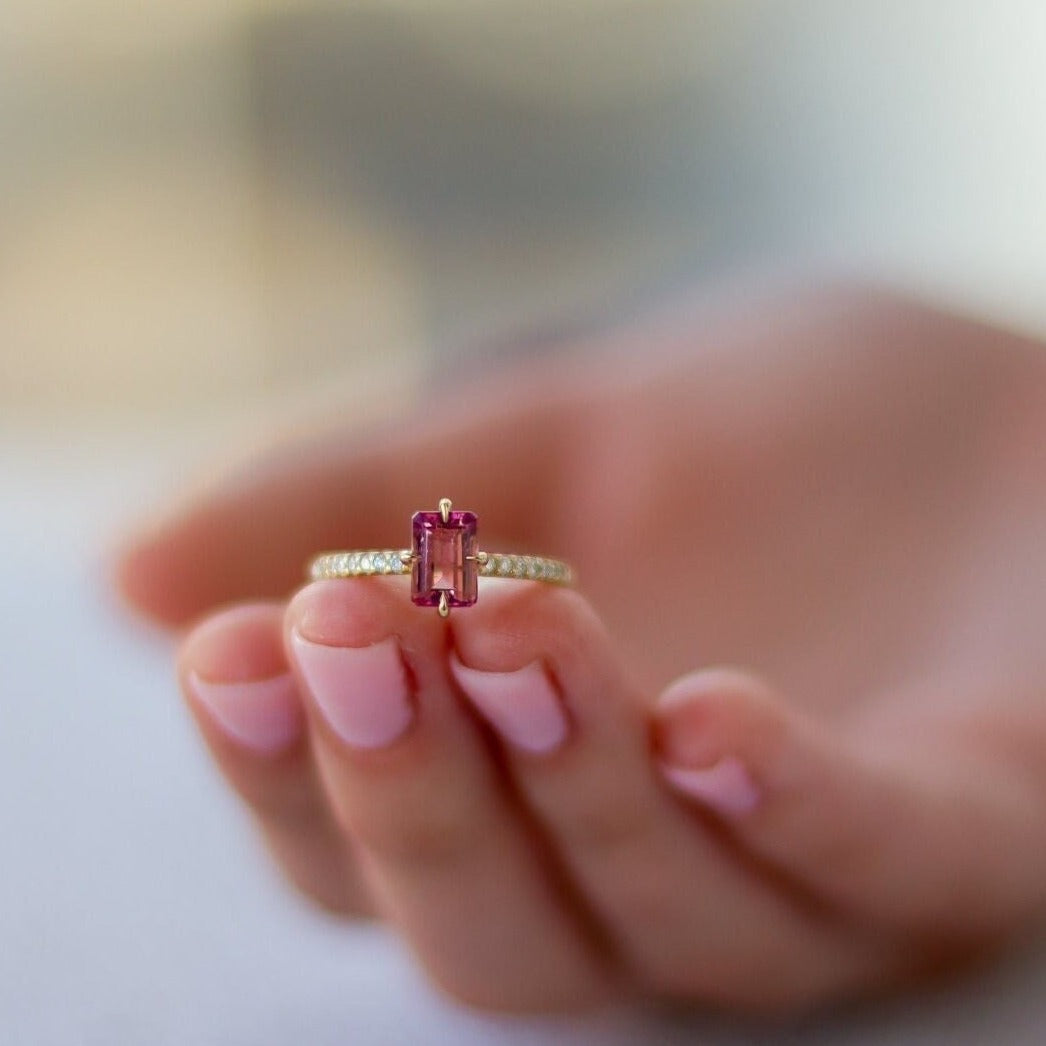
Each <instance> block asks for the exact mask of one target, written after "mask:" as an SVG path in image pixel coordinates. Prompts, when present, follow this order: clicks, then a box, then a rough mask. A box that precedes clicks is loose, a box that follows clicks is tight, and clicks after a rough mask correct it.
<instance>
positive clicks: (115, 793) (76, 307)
mask: <svg viewBox="0 0 1046 1046" xmlns="http://www.w3.org/2000/svg"><path fill="white" fill-rule="evenodd" d="M1044 56H1046V5H1044V4H1042V3H1041V2H1040V0H997V2H995V3H992V4H987V3H984V2H983V0H876V2H872V0H854V2H848V3H832V2H830V0H793V2H788V3H770V2H756V0H741V2H736V0H631V2H629V0H559V2H545V0H542V2H538V0H534V2H524V0H501V2H490V0H488V2H486V3H482V2H479V0H474V2H473V0H356V2H353V3H343V4H335V3H329V4H319V3H311V2H308V0H282V2H281V0H206V2H204V0H179V2H177V3H174V2H169V3H161V4H127V3H120V2H116V0H3V3H0V548H2V549H3V555H2V556H0V591H2V592H3V593H4V598H3V600H2V601H0V707H2V708H3V715H2V717H0V874H2V879H0V886H2V891H0V942H2V945H0V1041H3V1042H5V1043H6V1042H11V1043H23V1042H24V1043H33V1044H34V1046H40V1044H46V1043H50V1042H55V1043H70V1042H77V1043H78V1042H87V1043H93V1042H105V1043H109V1044H111V1043H124V1042H128V1043H138V1042H150V1043H154V1044H155V1043H164V1042H178V1043H184V1042H193V1043H197V1044H206V1043H210V1042H215V1043H219V1042H221V1043H226V1042H237V1043H238V1042H243V1043H265V1042H274V1043H278V1042H287V1041H308V1042H313V1043H321V1042H328V1041H330V1042H334V1041H342V1032H343V1030H344V1028H345V1027H346V1026H349V1027H353V1028H355V1029H356V1032H357V1035H358V1036H359V1035H362V1038H357V1041H364V1042H370V1041H373V1042H404V1043H407V1042H410V1043H416V1042H422V1041H427V1042H437V1041H453V1042H465V1041H475V1042H490V1041H494V1037H495V1036H496V1041H506V1042H508V1041H512V1042H515V1041H519V1042H523V1041H527V1042H530V1041H542V1042H544V1041H556V1042H567V1041H578V1042H581V1041H585V1042H589V1041H591V1042H596V1041H599V1042H609V1041H620V1042H622V1043H625V1042H629V1043H635V1042H637V1041H643V1037H644V1036H645V1035H646V1034H647V1032H649V1029H647V1031H643V1030H641V1029H639V1028H637V1027H634V1026H631V1025H627V1024H622V1023H620V1022H618V1023H615V1024H614V1025H613V1028H612V1033H611V1029H609V1028H608V1027H603V1028H593V1027H589V1026H586V1027H584V1028H580V1029H578V1028H571V1029H567V1028H566V1027H565V1026H562V1025H557V1026H556V1027H555V1028H554V1029H553V1030H552V1031H549V1030H548V1029H547V1028H544V1027H541V1026H535V1027H530V1026H525V1027H524V1026H521V1025H514V1026H513V1027H512V1029H511V1030H510V1029H509V1028H508V1027H507V1026H502V1025H498V1026H497V1028H496V1030H493V1031H492V1029H491V1027H490V1026H488V1025H487V1024H486V1023H484V1022H477V1021H475V1020H473V1019H470V1018H465V1017H462V1016H460V1015H455V1014H452V1013H450V1012H449V1011H447V1010H446V1009H445V1008H444V1007H443V1006H442V1004H440V1003H438V1002H437V1001H436V1000H435V999H433V998H432V997H431V996H429V995H428V994H426V993H425V991H424V989H423V988H421V987H420V986H419V985H418V984H417V983H416V980H415V978H414V975H413V973H412V972H411V971H410V968H409V965H408V964H407V963H406V962H405V961H403V959H402V957H401V956H399V954H398V952H397V951H396V949H395V946H394V945H393V944H391V943H390V942H386V941H382V940H378V939H375V937H374V936H373V935H370V934H368V933H366V932H362V931H361V932H360V933H359V934H355V935H353V934H349V935H345V934H337V935H335V934H334V933H333V931H332V929H331V928H330V927H329V926H328V925H327V924H326V923H324V922H323V921H322V920H320V919H319V918H318V917H313V916H308V915H306V914H304V913H303V912H302V911H301V910H300V909H299V908H298V907H297V905H296V902H294V901H293V900H291V899H290V898H288V897H287V896H286V894H285V893H284V892H283V891H282V890H281V889H280V888H279V887H278V885H277V884H276V883H275V882H274V881H273V879H272V877H271V876H270V873H269V872H268V869H267V868H266V867H265V866H264V865H263V863H262V862H261V861H259V860H258V859H257V855H256V852H255V847H254V843H253V839H252V838H251V836H250V833H249V831H248V829H247V826H246V825H244V824H243V822H242V820H241V818H240V817H239V815H238V811H236V810H235V809H234V808H233V806H232V803H231V801H230V800H228V798H227V797H226V796H225V795H224V794H223V793H221V792H220V790H219V789H218V788H217V786H216V784H215V781H214V780H213V778H212V776H211V771H210V769H209V767H208V766H207V765H206V762H205V760H204V758H203V756H202V754H201V753H200V752H199V750H198V747H197V745H196V743H195V740H194V739H193V738H192V737H191V736H190V732H189V729H188V725H187V724H186V723H185V722H184V721H183V717H182V716H181V713H180V710H179V709H178V707H177V701H176V698H175V696H174V693H173V687H172V685H171V683H170V682H169V678H168V677H169V669H168V663H169V657H170V653H169V650H168V648H167V646H166V644H165V643H164V642H162V641H160V640H159V639H155V640H153V641H151V642H149V641H145V640H143V637H142V635H141V634H139V633H136V632H134V631H133V630H132V629H131V628H130V627H129V626H128V625H127V624H126V622H123V621H121V619H120V618H119V615H118V614H117V613H116V608H115V607H114V606H112V605H111V601H110V597H109V596H108V595H107V592H106V588H105V585H104V583H103V581H104V567H105V562H104V560H105V554H104V549H105V547H106V544H107V543H108V542H110V541H111V540H113V535H114V534H116V533H117V532H118V531H119V529H120V528H121V527H122V526H123V525H125V522H126V520H127V519H128V518H129V517H131V516H136V515H138V514H140V512H141V511H142V508H143V506H148V505H149V504H151V503H152V502H154V501H155V500H157V499H162V498H163V497H165V496H168V495H169V494H170V493H171V492H172V491H175V490H177V489H178V488H179V487H180V485H181V484H182V483H183V482H184V481H185V479H186V477H187V476H190V475H192V474H194V473H195V471H196V469H197V468H198V466H199V464H200V462H201V461H204V460H209V459H211V458H213V457H214V456H215V455H217V456H219V457H224V456H226V455H227V454H228V453H230V452H231V448H232V447H234V446H238V445H241V444H245V443H249V442H256V441H259V440H262V439H264V438H266V437H267V436H268V435H270V434H271V433H272V432H273V430H275V429H281V428H282V427H284V426H286V425H290V424H293V419H295V418H296V417H299V416H301V415H302V413H303V412H304V411H305V410H308V411H309V412H310V413H314V412H315V408H316V405H317V404H318V405H319V406H320V407H321V409H322V410H323V411H325V412H329V413H330V414H332V415H336V416H338V417H345V418H368V417H372V416H379V415H381V414H384V413H387V412H389V411H391V410H395V409H398V407H399V406H400V405H401V404H402V402H403V398H404V396H407V397H409V396H410V394H411V390H412V389H413V388H414V387H415V386H416V385H417V383H418V381H419V379H420V377H421V376H422V375H425V374H427V373H430V372H435V373H438V374H441V375H443V376H444V380H446V377H447V376H448V375H453V373H455V371H456V369H457V368H463V367H469V368H474V367H476V366H489V365H493V364H495V363H496V361H497V360H498V359H499V358H500V357H501V356H503V355H504V354H505V353H509V352H512V351H516V347H517V346H527V345H533V344H535V343H539V342H541V341H542V340H545V339H549V338H553V337H555V336H558V335H562V334H564V333H566V334H570V333H574V332H585V331H587V330H591V329H593V328H596V327H600V326H605V325H607V324H612V323H613V322H614V321H615V320H616V319H618V318H623V317H627V316H629V315H631V314H633V313H635V312H636V311H638V310H643V309H647V308H651V307H656V306H657V304H658V303H660V302H662V301H669V300H671V299H673V298H677V297H680V296H686V295H689V294H699V293H704V292H705V291H706V290H707V289H708V288H711V287H715V286H717V285H719V284H720V283H725V282H730V281H736V280H741V281H743V280H746V279H750V278H753V277H755V278H758V279H764V278H767V277H769V278H771V279H773V278H775V277H776V276H779V275H782V274H784V275H792V276H794V275H795V274H796V273H799V274H816V273H829V274H830V273H840V272H841V273H846V274H851V275H867V276H869V277H873V278H876V279H882V280H885V281H888V282H890V283H893V284H895V285H898V286H900V287H902V288H905V289H908V290H911V291H914V292H915V293H917V294H920V295H922V296H925V297H929V298H932V299H934V300H936V301H938V302H941V303H944V304H946V305H948V306H950V307H953V308H957V309H959V310H961V311H964V312H970V313H976V314H978V315H981V316H984V317H986V318H989V319H991V320H994V321H996V322H999V323H1002V324H1005V325H1007V326H1012V327H1020V328H1023V329H1025V330H1028V331H1031V332H1036V333H1041V334H1046V130H1044V128H1046V57H1044ZM1044 988H1046V966H1044V965H1043V964H1042V963H1040V964H1039V965H1032V966H1030V967H1028V966H1022V967H1021V968H1020V970H1019V971H1017V972H1016V973H1015V972H1013V971H1010V972H1006V971H1003V972H1001V973H1000V974H999V975H998V977H997V978H995V979H994V980H990V981H988V982H985V983H984V984H982V986H981V987H980V988H979V989H978V990H977V991H974V992H963V993H961V997H960V995H956V996H949V997H947V998H945V999H944V1000H943V1001H942V1000H936V1001H934V1000H930V1001H928V1002H926V1003H925V1004H923V1005H921V1006H919V1007H916V1008H914V1009H912V1008H904V1007H902V1008H899V1010H898V1011H897V1012H891V1013H890V1014H888V1015H886V1016H884V1017H882V1016H877V1017H876V1018H875V1019H874V1020H872V1021H871V1023H863V1024H854V1023H848V1024H847V1025H846V1028H845V1029H844V1028H840V1027H836V1028H834V1029H827V1030H826V1031H825V1032H824V1038H823V1041H824V1042H831V1043H836V1044H837V1043H844V1042H850V1041H853V1042H858V1041H859V1042H861V1043H871V1042H888V1041H889V1042H915V1041H918V1042H920V1043H924V1042H938V1041H939V1042H941V1043H944V1042H947V1043H949V1044H950V1046H955V1044H957V1043H960V1044H961V1043H964V1042H970V1043H974V1042H978V1043H979V1042H996V1041H1001V1040H1000V1039H999V1037H998V1035H999V1033H998V1030H997V1029H998V1028H1000V1027H1003V1026H1005V1027H1006V1028H1007V1029H1009V1032H1008V1033H1007V1037H1006V1041H1007V1042H1010V1043H1017V1042H1028V1043H1041V1042H1042V1041H1043V1037H1042V1028H1043V1027H1046V1021H1044V1017H1046V1001H1044V1000H1046V990H1044ZM390 1000H392V1001H393V1004H392V1005H390ZM360 1029H364V1030H363V1031H362V1032H361V1031H360ZM677 1030H678V1029H677ZM649 1034H650V1035H651V1036H652V1039H651V1041H658V1042H668V1041H670V1039H669V1034H670V1029H667V1028H664V1027H661V1028H660V1029H658V1030H656V1033H655V1032H650V1033H649ZM673 1034H674V1033H673ZM704 1035H705V1041H710V1042H711V1041H727V1040H726V1038H722V1039H721V1038H720V1037H719V1036H718V1033H717V1032H716V1031H715V1029H705V1031H704ZM679 1036H680V1038H679V1040H678V1041H690V1040H691V1038H692V1035H691V1033H690V1032H686V1033H685V1034H684V1033H683V1032H679ZM730 1041H734V1040H733V1039H730ZM737 1041H745V1040H743V1039H739V1040H737ZM804 1041H813V1039H812V1038H807V1039H806V1040H804ZM819 1041H820V1040H819Z"/></svg>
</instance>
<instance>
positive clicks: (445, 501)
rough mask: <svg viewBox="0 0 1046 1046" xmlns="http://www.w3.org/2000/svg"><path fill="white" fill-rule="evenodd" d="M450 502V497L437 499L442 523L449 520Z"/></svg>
mask: <svg viewBox="0 0 1046 1046" xmlns="http://www.w3.org/2000/svg"><path fill="white" fill-rule="evenodd" d="M450 504H451V502H450V498H440V499H439V518H440V519H442V520H443V522H444V523H449V522H450Z"/></svg>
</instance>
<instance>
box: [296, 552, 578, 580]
mask: <svg viewBox="0 0 1046 1046" xmlns="http://www.w3.org/2000/svg"><path fill="white" fill-rule="evenodd" d="M477 558H478V560H479V564H478V566H479V576H480V577H500V578H511V579H514V580H517V581H545V582H548V583H549V584H553V585H569V584H572V583H573V580H574V572H573V570H572V569H571V567H570V565H569V564H567V563H564V562H563V561H562V560H561V559H550V558H549V557H548V556H525V555H518V554H515V553H510V552H485V553H484V552H480V553H479V554H478V556H477ZM411 566H412V560H411V552H410V549H359V550H351V551H338V552H323V553H321V554H320V555H318V556H316V557H315V558H314V559H313V560H312V562H311V563H310V564H309V570H308V574H309V578H310V579H311V580H313V581H320V580H323V579H325V578H351V577H374V576H376V575H380V574H409V573H410V572H411Z"/></svg>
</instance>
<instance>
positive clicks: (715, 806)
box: [657, 670, 1041, 938]
mask: <svg viewBox="0 0 1046 1046" xmlns="http://www.w3.org/2000/svg"><path fill="white" fill-rule="evenodd" d="M938 732H939V731H937V730H935V728H933V727H930V728H929V729H927V728H925V727H924V728H923V732H922V734H921V735H920V734H919V733H918V732H916V733H914V734H912V733H911V732H908V734H907V736H905V737H904V738H903V739H897V738H895V739H892V740H891V739H888V738H886V737H884V736H883V734H882V733H881V732H880V733H878V734H877V735H876V736H875V737H874V738H872V737H868V738H867V740H865V739H863V738H862V737H861V736H859V735H856V734H855V733H854V732H853V731H852V729H850V728H847V727H845V726H843V725H829V724H822V723H820V722H818V721H815V720H813V719H811V718H809V717H807V716H806V715H804V714H803V713H802V712H800V711H799V710H797V709H795V708H793V707H792V706H790V705H789V704H787V703H786V702H784V701H783V700H782V699H781V698H780V697H778V696H777V695H776V694H774V693H773V692H771V691H770V690H769V689H768V688H767V687H766V686H765V685H764V684H762V683H760V682H759V681H758V680H756V679H753V678H752V677H750V676H747V675H745V674H743V673H740V672H734V671H729V670H708V671H703V672H697V673H695V674H693V675H691V676H687V677H685V678H683V679H681V680H679V681H678V682H677V683H675V684H673V686H671V687H670V688H669V689H668V690H667V691H666V692H665V693H664V695H663V696H662V698H661V701H660V704H659V707H658V710H657V743H658V748H659V756H660V759H661V760H662V763H663V767H664V772H665V776H666V779H667V780H668V781H669V783H670V784H671V785H672V786H673V787H674V788H675V789H676V790H677V791H678V792H679V793H680V794H681V795H684V796H686V797H688V798H689V799H691V800H692V801H693V802H695V803H697V804H699V805H700V806H702V807H703V808H705V809H707V810H710V811H712V812H714V814H715V815H716V816H717V817H718V818H720V819H721V821H722V822H723V823H725V824H726V825H727V826H728V827H729V830H730V831H731V833H732V834H733V835H734V837H735V838H736V839H737V840H739V841H740V842H741V843H742V844H743V845H744V846H745V847H746V848H747V849H749V850H751V851H752V852H753V853H755V854H757V855H759V856H760V857H761V858H764V859H766V860H767V861H770V862H772V863H773V864H774V865H775V866H777V867H779V868H781V869H784V870H785V871H787V872H788V873H789V874H791V875H793V876H795V877H797V878H799V879H801V880H802V881H803V882H805V883H807V884H809V886H811V887H812V888H813V889H815V890H816V891H817V892H818V893H820V894H822V895H824V896H825V897H827V898H829V899H831V900H832V901H833V902H835V903H837V904H839V905H842V906H844V907H845V908H847V909H848V910H850V911H853V912H856V913H859V914H860V915H861V916H863V917H866V918H868V919H874V920H876V921H879V922H886V923H890V924H893V925H895V926H897V927H901V928H904V929H905V930H910V931H916V932H921V933H925V934H928V935H933V936H936V937H938V938H941V937H947V936H948V935H972V936H974V937H976V936H977V935H978V934H979V933H980V932H981V930H982V929H983V930H985V931H987V930H989V929H990V930H993V931H997V930H998V928H999V927H1000V926H1001V925H1006V924H1011V925H1012V923H1013V922H1014V920H1015V917H1018V914H1021V915H1022V914H1023V913H1017V912H1015V911H1014V910H1013V908H1012V905H1013V899H1014V898H1018V897H1020V898H1027V897H1028V896H1037V895H1038V894H1039V893H1041V890H1037V889H1029V886H1030V884H1029V883H1027V882H1024V881H1022V880H1024V879H1026V878H1027V877H1028V875H1029V871H1028V869H1027V868H1024V867H1022V866H1021V862H1019V861H1018V862H1015V861H1013V860H1012V856H1011V855H1012V854H1014V853H1020V852H1022V850H1024V849H1026V848H1027V839H1028V838H1030V832H1031V829H1032V827H1033V823H1034V817H1035V812H1034V811H1035V806H1034V804H1033V803H1032V802H1030V799H1029V796H1028V795H1026V794H1023V793H1022V792H1021V790H1020V789H1017V788H1015V787H1014V786H1013V785H1012V784H1011V783H1009V782H1008V781H1007V780H1006V779H1005V778H1004V777H1000V775H999V774H992V773H990V772H986V771H987V770H988V767H987V766H986V765H978V763H977V762H976V761H975V760H973V759H972V758H971V756H970V753H969V752H963V753H960V752H958V751H957V752H956V753H955V754H954V755H953V754H950V753H948V752H946V751H943V750H942V749H941V746H940V745H939V743H938V741H937V739H936V737H935V734H936V733H938ZM1022 838H1023V839H1024V840H1025V842H1024V845H1023V846H1022V842H1021V840H1022Z"/></svg>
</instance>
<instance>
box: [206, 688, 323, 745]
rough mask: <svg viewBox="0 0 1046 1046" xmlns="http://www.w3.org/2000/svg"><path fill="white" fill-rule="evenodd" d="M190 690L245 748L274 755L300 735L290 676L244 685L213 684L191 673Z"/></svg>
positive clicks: (299, 713)
mask: <svg viewBox="0 0 1046 1046" xmlns="http://www.w3.org/2000/svg"><path fill="white" fill-rule="evenodd" d="M189 687H190V689H191V690H192V692H193V696H194V697H196V699H197V700H198V701H199V702H200V704H201V705H203V706H204V707H205V708H206V709H207V711H208V712H209V713H210V715H211V718H212V719H213V720H214V721H215V722H216V723H217V724H218V725H219V726H220V727H221V728H222V729H223V730H224V731H225V733H226V734H228V736H229V737H230V738H232V740H233V741H236V742H238V743H239V744H241V745H243V746H244V748H250V749H252V750H253V751H255V752H258V753H260V754H262V755H273V754H275V753H276V752H279V751H280V750H281V749H284V748H287V747H289V746H290V745H291V744H292V743H293V742H294V741H296V740H297V739H298V737H299V736H300V735H301V730H302V715H301V706H300V705H299V703H298V694H297V690H296V688H295V686H294V680H293V679H292V678H291V676H290V675H289V674H285V675H281V676H274V677H273V678H272V679H258V680H251V681H249V682H245V683H214V682H211V681H209V680H206V679H201V678H200V677H199V676H198V675H197V674H196V673H195V672H191V673H190V674H189Z"/></svg>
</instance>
